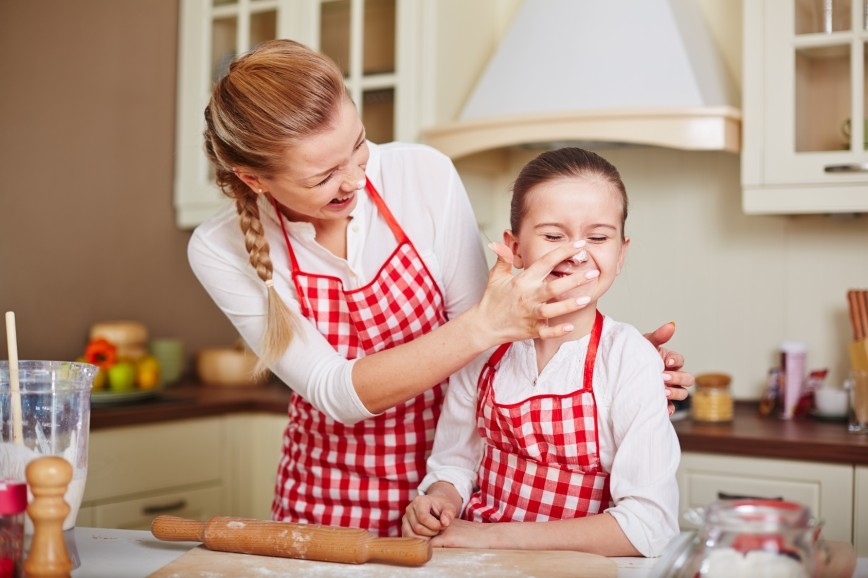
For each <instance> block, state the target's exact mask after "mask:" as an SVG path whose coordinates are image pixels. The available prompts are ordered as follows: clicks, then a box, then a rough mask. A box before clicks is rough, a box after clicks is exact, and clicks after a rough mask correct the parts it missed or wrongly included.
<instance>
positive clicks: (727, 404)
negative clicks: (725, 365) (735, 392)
mask: <svg viewBox="0 0 868 578" xmlns="http://www.w3.org/2000/svg"><path fill="white" fill-rule="evenodd" d="M731 381H732V378H731V377H730V376H729V375H727V374H725V373H703V374H701V375H697V376H696V391H695V392H694V393H693V401H692V408H693V419H695V420H697V421H707V422H725V421H732V412H733V400H732V393H731V392H730V389H729V384H730V382H731Z"/></svg>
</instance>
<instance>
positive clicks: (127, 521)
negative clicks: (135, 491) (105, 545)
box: [77, 485, 223, 530]
mask: <svg viewBox="0 0 868 578" xmlns="http://www.w3.org/2000/svg"><path fill="white" fill-rule="evenodd" d="M222 504H223V488H222V486H219V485H214V486H207V487H200V488H188V489H184V490H178V491H175V492H166V493H162V494H154V495H150V496H143V497H140V498H134V499H129V500H122V501H118V502H109V503H103V504H98V505H94V506H90V507H88V508H86V509H87V510H88V512H87V517H88V518H89V520H88V522H89V523H88V524H87V526H89V527H94V528H119V529H123V530H150V529H151V521H152V520H153V519H154V518H155V517H156V516H159V515H163V514H165V515H171V516H181V517H183V518H192V519H195V520H204V519H206V518H210V517H211V516H220V515H222V514H223V507H222ZM82 510H85V508H82ZM82 522H84V520H83V519H82V517H81V516H79V523H78V524H77V526H80V527H85V524H83V523H82Z"/></svg>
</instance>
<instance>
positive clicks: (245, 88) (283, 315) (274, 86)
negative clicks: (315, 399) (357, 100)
mask: <svg viewBox="0 0 868 578" xmlns="http://www.w3.org/2000/svg"><path fill="white" fill-rule="evenodd" d="M345 98H349V94H348V92H347V89H346V85H345V84H344V81H343V76H342V75H341V72H340V70H339V69H338V67H337V66H336V65H335V64H334V62H332V61H331V60H330V59H329V58H327V57H326V56H324V55H322V54H320V53H319V52H316V51H314V50H311V49H310V48H308V47H306V46H304V45H302V44H299V43H298V42H295V41H292V40H271V41H268V42H264V43H263V44H261V45H259V46H258V47H257V48H256V49H255V50H253V51H251V52H249V53H247V54H245V55H243V56H240V57H239V58H237V59H235V60H234V61H233V62H232V63H231V64H230V65H229V71H228V72H227V73H226V75H225V76H223V77H222V78H221V79H220V80H219V81H218V82H217V84H216V85H215V86H214V89H213V91H212V94H211V100H210V102H209V104H208V106H207V107H206V108H205V122H206V128H205V133H204V136H205V151H206V152H207V153H208V157H209V159H210V160H211V163H212V164H213V166H214V170H215V176H216V181H217V185H218V186H219V187H220V189H221V190H222V191H223V193H224V194H225V195H227V196H228V197H230V198H231V199H234V200H235V206H236V209H237V210H238V216H239V224H240V225H241V231H242V233H243V234H244V244H245V247H246V248H247V253H248V254H249V256H250V265H251V266H252V267H253V268H254V269H255V270H256V274H257V275H258V276H259V278H260V279H262V281H263V282H264V283H265V286H266V291H267V299H268V312H267V321H266V327H265V333H264V335H263V336H262V344H261V347H260V355H259V365H258V367H257V371H258V372H262V371H264V370H265V368H266V367H267V366H269V365H271V364H272V363H273V362H274V361H276V360H277V359H278V358H279V357H280V356H281V355H282V354H283V352H284V351H285V350H286V348H287V346H288V345H289V343H290V341H291V340H292V337H293V333H294V331H293V324H294V323H295V316H294V315H293V314H292V312H291V311H290V310H289V308H288V307H287V306H286V304H285V303H284V302H283V300H282V299H281V298H280V296H279V295H278V294H277V291H275V289H274V286H273V285H274V283H273V280H272V279H273V273H274V268H273V265H272V262H271V256H270V255H269V247H268V241H266V239H265V234H264V231H263V226H262V221H261V219H260V215H259V209H260V205H259V197H261V195H259V194H257V193H256V192H254V191H252V190H251V189H250V187H248V186H247V185H246V184H245V183H244V182H242V181H241V179H240V178H239V177H238V175H237V174H236V172H235V171H236V169H239V168H242V167H243V169H244V170H245V171H248V172H253V173H256V174H258V176H260V177H265V178H269V177H271V176H274V175H275V174H277V173H279V172H280V171H281V170H283V169H284V168H285V162H286V161H285V154H286V151H287V149H288V148H289V147H290V146H292V145H293V144H295V143H297V142H298V141H299V140H300V139H303V138H305V137H308V136H310V135H312V134H316V133H318V132H321V131H323V130H324V129H326V128H327V127H328V126H329V125H330V123H331V121H332V120H333V118H334V117H335V113H336V111H337V110H338V108H339V106H340V104H341V102H342V100H343V99H345Z"/></svg>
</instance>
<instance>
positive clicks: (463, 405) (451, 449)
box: [403, 148, 680, 556]
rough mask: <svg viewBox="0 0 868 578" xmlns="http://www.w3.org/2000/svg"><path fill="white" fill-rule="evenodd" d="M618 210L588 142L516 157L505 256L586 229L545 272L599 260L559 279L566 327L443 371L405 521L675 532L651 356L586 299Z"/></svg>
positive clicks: (607, 255) (661, 536)
mask: <svg viewBox="0 0 868 578" xmlns="http://www.w3.org/2000/svg"><path fill="white" fill-rule="evenodd" d="M626 218H627V195H626V191H625V188H624V184H623V182H622V181H621V177H620V175H619V174H618V171H617V170H616V169H615V167H613V166H612V165H611V164H609V163H608V162H607V161H606V160H604V159H603V158H601V157H600V156H598V155H596V154H594V153H592V152H589V151H585V150H582V149H578V148H564V149H560V150H555V151H549V152H545V153H543V154H541V155H539V156H538V157H537V158H536V159H534V160H533V161H531V162H530V163H528V165H527V166H525V167H524V169H522V171H521V173H520V174H519V176H518V179H517V180H516V182H515V185H514V187H513V198H512V211H511V223H510V225H511V227H512V230H511V231H506V232H505V233H504V241H505V243H506V244H507V245H508V246H509V247H511V248H512V251H513V253H514V264H515V266H516V267H518V268H524V267H528V266H530V265H531V264H532V263H534V262H535V261H536V260H537V259H539V258H540V256H542V255H544V254H545V253H547V252H548V251H550V250H551V249H552V248H553V247H556V246H559V245H563V244H569V243H575V242H577V241H580V240H581V241H584V242H585V246H584V252H583V253H580V254H579V255H577V256H576V257H573V258H571V259H568V260H566V261H564V262H562V263H561V264H560V265H559V266H557V267H555V268H554V270H553V271H552V273H551V275H552V278H562V277H567V276H571V275H584V274H585V272H586V271H589V270H594V269H596V270H598V271H599V276H598V277H597V278H596V280H595V282H594V283H592V284H589V285H585V286H582V287H579V288H577V289H576V290H574V292H573V295H574V296H576V297H579V296H587V297H590V298H591V303H590V305H589V306H588V307H587V308H585V309H583V310H580V311H576V312H574V313H570V314H567V315H565V316H563V317H561V318H558V319H556V320H554V321H556V322H558V323H566V322H569V323H570V324H572V325H573V326H574V327H575V331H574V332H573V333H572V334H570V335H566V336H564V337H562V338H559V339H551V340H541V339H534V340H527V341H519V342H515V343H512V344H505V345H501V346H499V347H497V348H495V349H493V350H492V351H489V352H487V353H485V354H483V355H482V356H480V357H479V358H478V359H477V360H476V361H474V362H472V363H471V364H469V365H468V366H467V367H466V368H465V369H463V370H462V371H461V372H460V373H459V374H458V375H457V376H454V377H453V379H452V381H451V386H450V389H449V391H448V393H447V396H446V401H445V404H444V408H443V413H442V415H441V417H440V421H439V423H438V425H437V432H436V436H435V440H434V448H433V452H432V455H431V457H430V458H429V460H428V474H427V476H426V477H425V478H424V479H423V481H422V484H421V485H420V487H419V490H420V494H421V495H420V496H419V497H417V498H415V499H414V500H413V501H412V502H411V504H410V505H409V506H408V508H407V511H406V514H405V516H404V521H403V531H404V534H405V535H411V536H435V538H434V541H433V544H434V545H435V546H446V547H467V548H505V549H547V550H579V551H583V552H591V553H596V554H601V555H604V556H635V555H642V556H657V555H659V554H660V553H661V552H662V550H663V549H664V547H665V546H666V544H667V543H668V542H669V541H670V540H671V539H672V538H673V537H674V536H675V535H676V534H677V533H678V523H677V513H678V485H677V483H676V478H675V473H676V470H677V468H678V462H679V459H680V449H679V444H678V439H677V438H676V436H675V431H674V430H673V428H672V425H671V423H670V422H669V419H668V418H667V413H666V411H665V405H666V402H665V401H664V400H662V399H659V396H658V395H654V390H655V389H656V387H653V384H659V383H660V381H661V378H660V372H661V370H662V364H661V361H660V356H659V354H658V353H657V352H656V351H655V349H654V347H653V346H652V345H651V344H650V343H649V342H648V340H647V339H645V338H644V337H643V336H642V335H641V334H640V333H639V331H637V330H636V329H635V328H633V327H632V326H630V325H627V324H624V323H620V322H617V321H615V320H613V319H611V318H609V317H606V316H604V315H602V314H601V313H600V312H599V311H597V309H596V304H597V301H598V300H599V299H600V297H602V296H603V295H604V294H605V293H606V291H607V290H608V289H609V287H610V286H611V285H612V282H613V281H614V280H615V276H616V275H618V274H619V273H620V272H621V266H622V264H623V262H624V254H625V253H626V250H627V246H628V245H629V242H630V240H629V239H628V238H626V237H625V236H624V223H625V221H626ZM459 514H460V515H461V517H460V519H458V515H459ZM486 522H501V523H498V524H488V523H486Z"/></svg>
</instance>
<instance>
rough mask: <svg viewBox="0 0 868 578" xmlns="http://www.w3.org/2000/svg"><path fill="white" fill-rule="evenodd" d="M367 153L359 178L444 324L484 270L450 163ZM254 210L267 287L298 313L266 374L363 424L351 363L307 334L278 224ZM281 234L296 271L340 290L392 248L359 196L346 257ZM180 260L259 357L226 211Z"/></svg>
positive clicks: (303, 226)
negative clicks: (435, 299)
mask: <svg viewBox="0 0 868 578" xmlns="http://www.w3.org/2000/svg"><path fill="white" fill-rule="evenodd" d="M368 146H369V147H370V158H369V160H368V164H367V168H366V171H365V172H366V175H367V177H368V179H369V180H370V181H371V182H372V183H373V185H374V187H375V188H376V189H377V191H379V193H380V195H381V196H382V197H383V200H384V201H385V203H386V205H387V206H388V207H389V210H390V211H391V212H392V214H393V215H394V216H395V219H396V220H397V221H398V224H399V225H400V226H401V228H402V229H403V230H404V232H405V233H406V234H407V236H408V237H409V239H410V242H411V243H413V245H414V246H415V247H416V250H417V251H418V252H419V254H420V256H421V257H422V259H423V261H424V262H425V265H426V266H427V267H428V269H429V271H430V272H431V274H432V275H433V276H434V278H435V279H436V281H437V284H438V286H439V288H440V290H441V292H442V293H443V298H444V301H445V306H446V314H447V316H448V317H449V318H452V317H454V316H456V315H457V314H459V313H461V312H462V311H464V310H466V309H467V308H469V307H470V306H471V305H473V304H475V303H477V302H478V301H479V299H480V297H481V296H482V293H483V291H484V289H485V284H486V279H487V266H486V263H485V256H484V254H483V251H482V244H481V242H480V237H479V230H478V228H477V224H476V219H475V218H474V215H473V210H472V208H471V206H470V202H469V200H468V198H467V193H466V191H465V190H464V185H463V184H462V182H461V179H460V178H459V176H458V173H457V172H456V170H455V167H454V165H453V164H452V161H451V160H450V159H449V158H448V157H446V156H445V155H443V154H442V153H440V152H438V151H436V150H435V149H433V148H430V147H427V146H424V145H416V144H402V143H391V144H388V145H375V144H373V143H368ZM259 207H260V219H261V221H262V224H263V227H264V228H265V236H266V238H267V240H268V244H269V247H270V255H271V260H272V262H273V264H274V287H275V289H276V290H277V292H278V294H279V295H280V296H281V298H282V299H283V300H284V302H285V303H287V304H288V305H289V308H290V309H291V310H292V311H293V312H294V313H295V314H296V315H298V319H299V323H298V327H299V328H300V330H299V331H298V332H297V334H296V336H295V337H294V339H293V341H292V343H291V344H290V346H289V348H288V349H287V350H286V353H285V354H284V355H283V356H282V357H281V358H280V360H279V361H278V362H277V363H276V364H274V365H273V366H272V367H270V369H271V371H272V372H273V373H274V374H275V375H276V376H277V377H278V378H279V379H281V380H282V381H283V382H284V383H286V384H287V385H289V386H290V387H291V388H292V390H293V391H294V392H296V393H297V394H299V395H301V396H302V397H304V398H305V399H306V400H307V401H309V402H310V403H311V404H312V405H313V406H314V407H316V408H317V409H318V410H320V411H322V412H323V413H325V414H326V415H328V416H329V417H331V418H333V419H335V420H337V421H339V422H342V423H345V424H352V423H355V422H358V421H360V420H362V419H366V418H369V417H371V416H372V415H373V414H371V413H370V412H369V411H368V410H367V409H366V408H365V406H364V405H363V404H362V402H361V400H360V399H359V396H358V394H357V393H356V390H355V388H354V387H353V382H352V368H353V365H354V363H355V361H354V360H347V359H345V358H344V357H343V356H341V355H340V354H338V353H337V352H335V350H334V349H333V348H332V346H331V345H329V343H328V342H327V341H326V339H325V338H324V337H323V336H322V335H321V334H320V333H319V332H318V331H317V330H316V327H315V326H314V325H313V324H312V323H311V322H310V321H308V320H307V319H304V318H302V317H301V315H300V313H299V304H298V299H297V296H296V291H295V286H294V285H293V283H292V279H291V275H290V264H289V256H288V253H287V249H286V242H285V240H284V237H283V233H282V231H281V228H280V223H279V221H278V219H277V216H276V215H275V212H274V208H273V207H272V205H271V204H270V202H268V201H267V200H266V199H264V198H263V196H261V197H260V203H259ZM287 231H288V232H289V235H290V241H291V243H292V247H293V250H294V251H295V255H296V257H297V259H298V262H299V267H300V268H301V270H303V271H305V272H309V273H319V274H324V275H332V276H335V277H338V278H340V279H341V280H342V282H343V284H344V287H345V288H346V289H353V288H358V287H362V286H364V285H366V284H367V283H369V282H370V281H371V279H372V278H373V276H374V275H375V274H376V273H377V271H378V270H379V268H380V267H381V266H382V264H383V262H384V261H385V260H386V259H387V258H388V257H389V255H390V254H391V253H392V251H393V250H394V249H395V247H396V246H397V242H396V239H395V236H394V235H393V234H392V232H391V230H390V229H389V227H388V225H387V224H386V222H385V220H383V218H382V217H381V215H380V214H379V211H378V210H377V207H376V206H375V205H374V203H373V202H372V201H371V198H370V196H369V195H368V194H367V193H366V192H364V191H360V192H359V193H358V203H357V205H356V207H355V209H354V210H353V212H352V220H351V221H350V223H349V225H348V227H347V259H342V258H340V257H336V256H335V255H333V254H332V253H330V252H329V251H327V250H325V249H324V248H323V247H321V246H320V245H319V244H317V242H316V239H315V232H314V228H313V225H311V224H310V223H307V222H290V221H287ZM187 253H188V258H189V261H190V265H191V267H192V269H193V272H194V273H195V275H196V277H197V278H198V279H199V281H200V283H202V286H203V287H204V288H205V290H206V291H207V292H208V294H209V295H210V296H211V298H212V299H213V300H214V302H215V303H216V304H217V306H218V307H219V308H220V309H221V310H222V311H223V313H225V314H226V316H227V317H228V318H229V320H230V321H231V322H232V324H233V325H234V326H235V328H236V329H237V330H238V332H239V334H240V335H241V337H242V338H243V339H244V341H245V342H247V344H248V345H249V346H250V347H251V348H252V349H253V350H254V351H256V352H258V351H259V350H260V341H261V339H262V335H263V333H264V331H265V318H266V303H267V302H266V290H265V285H264V284H263V282H262V281H261V280H260V279H259V277H258V276H257V275H256V272H255V271H254V269H253V267H252V266H251V265H250V261H249V257H248V254H247V251H246V250H245V248H244V239H243V236H242V233H241V227H240V225H239V220H238V214H237V212H236V209H235V204H234V203H231V204H230V206H228V207H226V208H225V209H223V210H221V211H220V212H218V213H217V214H215V215H214V216H213V217H211V218H209V219H208V220H207V221H205V222H204V223H203V224H201V225H199V226H198V227H197V228H196V230H195V231H194V232H193V236H192V238H191V239H190V243H189V246H188V252H187Z"/></svg>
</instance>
